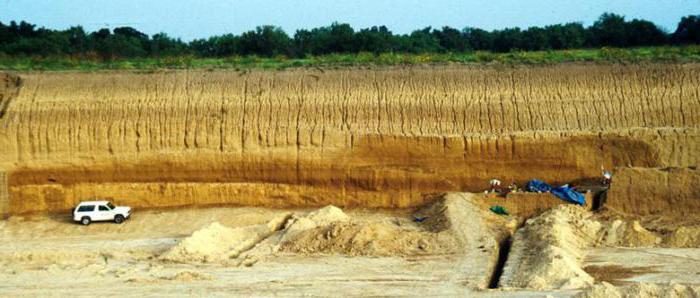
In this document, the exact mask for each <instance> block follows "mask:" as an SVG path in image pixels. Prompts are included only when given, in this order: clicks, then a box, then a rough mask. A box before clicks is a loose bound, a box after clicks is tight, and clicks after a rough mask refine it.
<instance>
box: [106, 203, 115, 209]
mask: <svg viewBox="0 0 700 298" xmlns="http://www.w3.org/2000/svg"><path fill="white" fill-rule="evenodd" d="M107 207H109V209H110V210H113V209H114V208H115V207H114V205H112V203H107Z"/></svg>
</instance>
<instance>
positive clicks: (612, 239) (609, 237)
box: [600, 219, 662, 247]
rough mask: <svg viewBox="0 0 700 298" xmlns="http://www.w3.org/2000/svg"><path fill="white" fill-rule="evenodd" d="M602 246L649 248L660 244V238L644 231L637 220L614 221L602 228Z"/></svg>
mask: <svg viewBox="0 0 700 298" xmlns="http://www.w3.org/2000/svg"><path fill="white" fill-rule="evenodd" d="M603 233H604V235H603V240H602V241H601V244H600V245H602V246H617V247H621V246H622V247H651V246H656V245H659V244H661V241H662V238H661V237H660V236H659V235H657V234H656V233H654V232H651V231H649V230H647V229H645V228H644V227H643V226H642V225H641V224H640V223H639V221H637V220H634V221H622V220H619V219H618V220H614V221H612V222H609V223H607V224H605V227H604V228H603Z"/></svg>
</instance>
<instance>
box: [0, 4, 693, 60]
mask: <svg viewBox="0 0 700 298" xmlns="http://www.w3.org/2000/svg"><path fill="white" fill-rule="evenodd" d="M683 44H700V15H691V16H687V17H683V18H682V19H681V20H680V22H679V23H678V26H677V27H676V30H675V31H673V32H665V31H664V30H662V29H661V28H660V27H659V26H657V25H655V24H654V23H652V22H650V21H646V20H639V19H633V20H629V21H628V20H626V19H625V18H624V17H623V16H621V15H617V14H612V13H605V14H603V15H601V16H600V17H599V18H598V20H596V21H595V22H594V23H593V24H592V25H591V26H588V27H584V26H583V25H582V24H581V23H567V24H556V25H549V26H545V27H529V28H527V29H524V30H523V29H520V28H518V27H515V28H506V29H500V30H492V31H486V30H482V29H479V28H471V27H467V28H464V29H462V30H458V29H455V28H451V27H442V28H440V29H437V28H431V27H427V28H424V29H420V30H415V31H413V32H411V33H410V34H394V33H393V32H391V31H390V30H389V29H388V28H387V27H385V26H374V27H370V28H364V29H360V30H355V29H353V28H352V27H351V26H350V25H348V24H343V23H333V24H331V25H330V26H325V27H319V28H313V29H309V30H307V29H300V30H297V31H296V32H295V33H294V35H293V36H289V35H288V34H287V33H286V32H285V31H283V30H282V29H281V28H279V27H275V26H259V27H257V28H255V30H251V31H247V32H244V33H242V34H240V35H234V34H224V35H218V36H212V37H209V38H206V39H195V40H193V41H191V42H184V41H182V40H181V39H179V38H173V37H170V36H168V35H167V34H165V33H158V34H154V35H152V36H148V35H147V34H144V33H142V32H140V31H138V30H136V29H134V28H131V27H119V28H115V29H114V30H110V29H100V30H97V31H94V32H86V31H85V30H84V29H83V28H82V27H81V26H74V27H70V28H68V29H66V30H52V29H46V28H43V27H42V28H37V26H36V25H34V24H30V23H27V22H24V21H21V22H19V23H17V22H15V21H12V22H10V23H9V24H3V23H2V22H0V55H7V56H43V57H47V56H78V57H94V58H96V59H103V60H111V59H114V58H134V57H164V56H182V55H195V56H199V57H228V56H235V55H240V56H247V55H257V56H264V57H275V56H286V57H295V58H301V57H306V56H308V55H326V54H332V53H359V52H369V53H377V54H380V53H391V52H399V53H447V52H452V53H461V52H469V51H492V52H509V51H514V50H522V51H540V50H561V49H578V48H598V47H618V48H626V47H641V46H660V45H683Z"/></svg>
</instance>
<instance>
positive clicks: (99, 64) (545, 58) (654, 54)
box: [0, 45, 700, 71]
mask: <svg viewBox="0 0 700 298" xmlns="http://www.w3.org/2000/svg"><path fill="white" fill-rule="evenodd" d="M563 62H602V63H634V62H681V63H683V62H700V46H697V45H694V46H663V47H644V48H631V49H617V48H601V49H578V50H559V51H530V52H527V51H525V52H510V53H492V52H482V51H476V52H467V53H443V54H440V53H435V54H406V53H384V54H372V53H359V54H331V55H323V56H310V57H306V58H301V59H293V58H287V57H284V56H279V57H272V58H263V57H256V56H245V57H241V56H232V57H225V58H200V57H196V56H176V57H162V58H120V59H112V60H102V59H99V58H96V57H81V56H71V57H65V56H58V57H13V56H7V55H4V54H2V53H0V69H1V70H15V71H30V70H83V71H92V70H104V69H141V70H143V69H146V70H147V69H189V68H204V69H222V68H223V69H250V68H258V69H285V68H290V67H342V66H373V65H380V66H385V65H388V66H391V65H419V64H449V63H452V64H489V63H496V64H524V65H537V64H555V63H563Z"/></svg>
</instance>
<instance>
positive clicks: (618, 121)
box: [0, 64, 700, 214]
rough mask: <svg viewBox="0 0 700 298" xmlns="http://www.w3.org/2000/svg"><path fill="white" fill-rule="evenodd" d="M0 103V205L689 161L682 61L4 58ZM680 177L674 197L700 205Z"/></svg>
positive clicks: (557, 179)
mask: <svg viewBox="0 0 700 298" xmlns="http://www.w3.org/2000/svg"><path fill="white" fill-rule="evenodd" d="M0 107H2V108H3V109H2V114H0V213H4V214H22V213H32V212H59V211H66V210H68V209H70V208H71V207H72V206H74V205H75V204H76V203H77V202H78V201H81V200H85V199H89V198H92V197H105V198H113V199H114V200H115V201H116V203H118V204H129V205H132V206H135V207H164V206H191V205H209V204H223V203H232V204H240V205H254V206H267V207H302V206H303V207H308V206H319V207H320V206H325V205H328V204H333V205H336V206H340V207H357V206H361V207H386V208H401V207H413V206H419V205H422V204H424V203H426V201H427V200H429V198H430V196H425V195H424V194H426V193H434V192H443V191H481V190H483V189H484V188H485V187H486V185H485V181H488V179H491V178H499V179H501V180H503V181H514V182H517V183H524V182H525V181H527V180H529V179H531V178H539V179H544V180H546V181H548V182H551V183H555V184H556V183H564V182H568V181H571V180H575V179H581V178H590V177H598V176H600V170H601V166H603V167H605V168H607V169H613V168H620V167H624V168H628V167H631V168H632V170H627V171H626V172H625V173H626V174H625V175H627V176H625V177H627V178H625V181H628V182H630V181H635V179H642V178H643V177H652V178H653V179H657V180H659V181H665V182H668V181H669V180H668V179H670V178H668V177H670V176H669V175H671V176H673V175H676V174H674V173H676V172H673V173H670V174H669V172H668V169H666V170H662V169H665V168H669V167H674V168H680V170H678V171H680V172H679V173H680V174H679V175H681V176H683V177H685V178H682V179H681V178H678V179H681V180H682V181H685V182H684V183H688V185H692V183H694V182H693V181H696V182H697V179H698V173H697V170H695V169H696V167H697V165H698V163H699V159H700V154H698V152H700V129H699V124H700V65H696V64H644V65H616V64H609V65H593V64H582V65H579V64H565V65H557V66H539V67H496V66H493V67H492V66H479V67H468V66H459V67H456V66H439V67H411V68H378V69H337V70H334V69H326V70H322V69H295V70H285V71H245V72H237V71H233V70H215V71H206V70H178V71H151V72H138V71H134V72H128V71H121V72H94V73H77V72H52V73H51V72H50V73H42V72H31V73H13V74H7V75H2V77H0ZM634 169H637V170H634ZM621 171H622V170H621ZM645 171H648V172H645ZM640 175H641V176H640ZM640 177H641V178H640ZM674 177H680V176H674ZM664 179H665V180H664ZM674 179H675V178H674ZM683 179H685V180H683ZM693 179H696V180H693ZM620 185H624V184H620ZM667 186H668V183H667ZM669 187H671V186H669ZM688 191H689V192H688V193H680V194H679V193H674V197H678V196H680V197H683V198H688V200H690V203H688V204H690V205H687V207H688V208H690V207H696V206H698V205H697V202H696V201H697V191H698V190H697V183H695V188H693V187H691V188H690V189H689V190H688ZM639 192H642V193H641V195H644V194H645V192H647V193H653V197H654V198H661V199H662V200H663V199H665V198H664V197H663V196H664V194H663V193H659V192H658V190H656V189H653V188H651V187H650V188H648V189H641V190H631V189H630V188H620V189H618V190H614V189H613V190H611V193H610V196H608V203H610V204H611V205H610V206H617V207H618V209H620V210H621V211H624V212H627V211H629V210H627V209H630V208H629V207H628V206H627V205H626V204H625V203H620V201H619V200H623V199H625V198H622V197H629V196H638V195H640V193H639ZM678 192H682V191H680V190H679V191H678ZM614 194H618V196H617V197H616V196H614ZM615 200H618V203H614V202H615ZM649 200H650V201H651V199H649ZM674 200H676V199H673V198H668V200H666V202H667V203H668V204H674V203H677V202H676V201H678V200H676V201H674ZM686 201H687V200H686ZM656 202H657V201H656V200H654V202H651V203H649V204H657V203H656ZM664 204H665V203H664ZM664 206H665V205H663V204H661V205H658V204H657V205H654V206H647V207H644V208H643V209H642V210H643V212H644V213H645V214H647V213H654V212H661V211H660V210H663V207H664ZM691 210H692V209H691Z"/></svg>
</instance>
